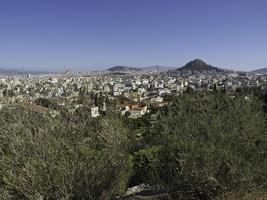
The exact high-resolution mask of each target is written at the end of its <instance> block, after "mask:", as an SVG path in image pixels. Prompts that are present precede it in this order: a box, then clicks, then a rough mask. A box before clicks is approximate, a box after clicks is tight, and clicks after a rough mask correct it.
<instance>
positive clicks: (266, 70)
mask: <svg viewBox="0 0 267 200" xmlns="http://www.w3.org/2000/svg"><path fill="white" fill-rule="evenodd" d="M251 72H252V73H257V74H267V68H262V69H256V70H253V71H251Z"/></svg>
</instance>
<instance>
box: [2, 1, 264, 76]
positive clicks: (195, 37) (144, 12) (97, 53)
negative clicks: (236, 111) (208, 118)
mask: <svg viewBox="0 0 267 200" xmlns="http://www.w3.org/2000/svg"><path fill="white" fill-rule="evenodd" d="M266 18H267V1H265V0H257V1H252V0H235V1H232V0H224V1H216V2H215V1H212V0H203V1H196V0H166V1H160V0H146V1H142V0H135V1H130V0H114V1H109V0H97V1H96V0H95V1H85V0H77V1H71V0H64V1H63V0H46V1H34V0H25V1H18V0H12V1H5V2H1V6H0V28H1V33H0V44H1V45H0V68H5V69H18V70H21V69H25V70H42V71H60V70H63V69H64V67H70V68H71V69H72V70H74V71H86V70H88V71H92V70H103V69H106V68H109V67H112V66H117V65H125V66H131V67H149V66H153V65H163V66H172V67H181V66H183V65H184V64H186V63H187V62H189V61H191V60H193V59H195V58H200V59H203V60H204V61H205V62H207V63H208V64H211V65H214V66H218V67H222V68H227V69H234V70H242V71H250V70H254V69H259V68H264V67H267V64H266V59H265V58H266V55H265V53H266V52H267V37H266V34H267V22H266Z"/></svg>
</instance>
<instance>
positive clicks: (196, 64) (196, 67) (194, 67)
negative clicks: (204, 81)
mask: <svg viewBox="0 0 267 200" xmlns="http://www.w3.org/2000/svg"><path fill="white" fill-rule="evenodd" d="M177 70H178V71H189V70H191V71H220V69H219V68H217V67H214V66H212V65H209V64H207V63H206V62H204V61H203V60H201V59H195V60H193V61H190V62H188V63H187V64H186V65H184V66H183V67H180V68H178V69H177Z"/></svg>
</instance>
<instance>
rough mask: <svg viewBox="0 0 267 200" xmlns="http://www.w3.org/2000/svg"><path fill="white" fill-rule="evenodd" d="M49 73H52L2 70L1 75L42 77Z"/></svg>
mask: <svg viewBox="0 0 267 200" xmlns="http://www.w3.org/2000/svg"><path fill="white" fill-rule="evenodd" d="M49 73H50V72H44V71H28V70H25V71H24V70H16V69H4V68H0V75H5V76H14V75H25V74H32V75H40V74H49Z"/></svg>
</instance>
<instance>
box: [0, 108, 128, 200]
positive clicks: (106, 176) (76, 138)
mask: <svg viewBox="0 0 267 200" xmlns="http://www.w3.org/2000/svg"><path fill="white" fill-rule="evenodd" d="M0 121H1V125H0V126H1V127H0V129H1V131H0V138H1V143H0V191H1V196H4V195H5V198H6V199H8V198H9V197H10V199H14V200H16V199H49V200H54V199H55V200H56V199H111V198H112V197H113V196H115V195H117V194H119V193H120V192H122V187H123V186H122V184H125V182H126V180H125V178H126V177H127V170H126V169H128V170H129V168H131V166H129V163H128V161H127V158H128V153H127V151H128V138H127V130H126V129H125V128H124V126H123V125H122V123H121V122H120V121H119V120H118V119H115V118H112V119H109V118H103V119H101V120H99V121H98V125H97V129H96V127H90V126H88V125H90V119H88V120H87V121H88V122H87V123H85V122H84V121H83V122H81V123H67V122H64V121H63V120H61V121H57V120H55V119H52V118H50V117H49V116H46V115H39V114H37V113H29V112H27V111H25V110H17V109H12V111H11V110H3V111H2V112H1V114H0ZM75 121H81V120H75ZM122 172H124V173H122ZM124 189H125V187H124V188H123V190H124Z"/></svg>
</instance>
